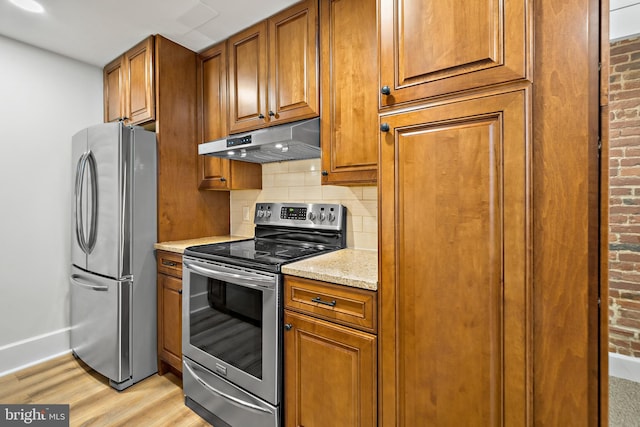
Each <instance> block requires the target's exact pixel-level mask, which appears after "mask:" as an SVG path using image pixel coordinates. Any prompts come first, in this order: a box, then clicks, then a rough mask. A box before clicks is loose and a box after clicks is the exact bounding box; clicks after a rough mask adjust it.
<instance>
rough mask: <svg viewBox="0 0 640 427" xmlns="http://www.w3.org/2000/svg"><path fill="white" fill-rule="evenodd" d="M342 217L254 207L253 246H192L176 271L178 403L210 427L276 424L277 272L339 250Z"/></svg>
mask: <svg viewBox="0 0 640 427" xmlns="http://www.w3.org/2000/svg"><path fill="white" fill-rule="evenodd" d="M345 232H346V209H345V208H344V206H341V205H335V204H301V203H258V204H257V205H256V213H255V238H254V239H247V240H241V241H236V242H226V243H217V244H211V245H201V246H192V247H189V248H187V249H186V250H185V252H184V256H183V269H182V276H183V277H182V286H183V294H182V313H183V314H182V315H183V321H182V328H183V330H182V332H183V334H182V340H183V342H182V352H183V366H184V369H183V388H184V393H185V403H186V405H187V406H189V407H190V408H192V409H193V410H194V411H195V412H197V413H198V414H200V415H201V416H202V417H203V418H205V419H207V420H208V421H210V422H211V423H212V424H214V425H215V426H216V427H224V426H232V427H249V426H251V427H262V426H265V427H266V426H269V427H276V426H279V425H280V423H281V413H282V411H281V395H282V333H283V331H282V329H283V324H282V317H283V311H282V275H281V274H280V269H281V266H282V265H284V264H286V263H289V262H294V261H298V260H301V259H304V258H308V257H312V256H316V255H320V254H323V253H327V252H330V251H334V250H337V249H340V248H344V247H345V246H346V237H345Z"/></svg>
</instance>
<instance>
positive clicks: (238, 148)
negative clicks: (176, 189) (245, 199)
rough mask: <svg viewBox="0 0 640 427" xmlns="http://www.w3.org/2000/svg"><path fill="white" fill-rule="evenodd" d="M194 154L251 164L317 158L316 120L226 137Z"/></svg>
mask: <svg viewBox="0 0 640 427" xmlns="http://www.w3.org/2000/svg"><path fill="white" fill-rule="evenodd" d="M198 154H203V155H206V156H214V157H222V158H225V159H230V160H240V161H244V162H252V163H271V162H281V161H284V160H303V159H316V158H320V119H319V118H315V119H310V120H303V121H299V122H293V123H287V124H284V125H278V126H272V127H269V128H265V129H259V130H256V131H252V132H247V133H243V134H238V135H230V136H228V137H227V138H224V139H219V140H217V141H211V142H206V143H204V144H200V145H199V146H198Z"/></svg>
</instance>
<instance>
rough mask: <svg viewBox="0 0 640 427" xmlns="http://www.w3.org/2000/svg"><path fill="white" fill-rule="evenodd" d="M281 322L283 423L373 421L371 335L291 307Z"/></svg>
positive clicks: (316, 426) (290, 426) (360, 425)
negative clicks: (283, 329)
mask: <svg viewBox="0 0 640 427" xmlns="http://www.w3.org/2000/svg"><path fill="white" fill-rule="evenodd" d="M284 322H285V325H287V326H285V333H284V346H285V348H284V377H285V391H284V392H285V399H284V401H285V403H284V406H285V423H284V425H285V426H287V427H299V426H304V427H327V426H331V427H374V426H376V423H377V410H376V403H377V393H376V379H377V376H376V372H377V369H376V363H377V359H376V353H377V352H376V345H377V339H376V336H375V335H372V334H369V333H366V332H360V331H357V330H355V329H352V328H347V327H344V326H341V325H337V324H335V323H331V322H326V321H324V320H320V319H316V318H313V317H311V316H307V315H304V314H299V313H295V312H293V311H291V310H285V315H284ZM289 325H290V329H288V330H287V328H288V327H289Z"/></svg>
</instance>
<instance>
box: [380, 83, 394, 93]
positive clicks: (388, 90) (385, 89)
mask: <svg viewBox="0 0 640 427" xmlns="http://www.w3.org/2000/svg"><path fill="white" fill-rule="evenodd" d="M380 93H381V94H383V95H391V89H390V88H389V86H386V85H385V86H382V88H381V89H380Z"/></svg>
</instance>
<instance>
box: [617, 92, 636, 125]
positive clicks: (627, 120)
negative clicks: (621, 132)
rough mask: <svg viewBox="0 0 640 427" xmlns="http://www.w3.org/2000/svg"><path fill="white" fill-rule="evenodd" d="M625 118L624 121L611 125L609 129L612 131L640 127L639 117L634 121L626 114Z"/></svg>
mask: <svg viewBox="0 0 640 427" xmlns="http://www.w3.org/2000/svg"><path fill="white" fill-rule="evenodd" d="M638 92H640V90H638ZM638 102H640V94H638ZM623 118H624V120H618V121H615V122H611V123H609V127H610V128H611V129H622V128H632V127H638V126H640V119H638V118H637V117H634V118H633V120H631V119H630V118H629V117H627V115H626V114H624V115H623Z"/></svg>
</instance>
